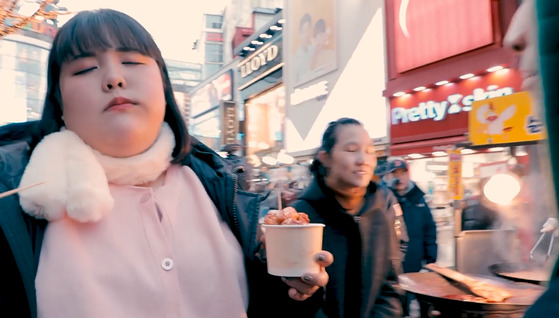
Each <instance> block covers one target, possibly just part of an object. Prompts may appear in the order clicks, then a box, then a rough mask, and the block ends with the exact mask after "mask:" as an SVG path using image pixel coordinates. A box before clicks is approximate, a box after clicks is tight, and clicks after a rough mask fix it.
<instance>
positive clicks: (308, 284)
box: [282, 251, 334, 301]
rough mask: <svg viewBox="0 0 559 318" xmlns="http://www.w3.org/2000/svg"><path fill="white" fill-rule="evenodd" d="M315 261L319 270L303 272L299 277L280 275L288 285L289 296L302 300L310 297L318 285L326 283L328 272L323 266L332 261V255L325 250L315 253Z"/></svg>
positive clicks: (321, 285)
mask: <svg viewBox="0 0 559 318" xmlns="http://www.w3.org/2000/svg"><path fill="white" fill-rule="evenodd" d="M315 259H316V262H317V263H318V264H319V265H320V272H319V273H314V274H305V275H303V276H301V277H282V280H283V281H284V282H285V283H286V284H287V285H289V286H290V287H291V288H290V289H289V297H291V298H293V299H295V300H299V301H303V300H305V299H307V298H309V297H311V296H312V295H313V294H314V293H315V292H316V291H317V290H318V289H319V288H320V287H323V286H326V284H327V283H328V273H326V269H325V267H328V266H330V265H331V264H332V263H333V262H334V256H333V255H332V254H331V253H330V252H327V251H321V252H319V253H318V254H316V258H315Z"/></svg>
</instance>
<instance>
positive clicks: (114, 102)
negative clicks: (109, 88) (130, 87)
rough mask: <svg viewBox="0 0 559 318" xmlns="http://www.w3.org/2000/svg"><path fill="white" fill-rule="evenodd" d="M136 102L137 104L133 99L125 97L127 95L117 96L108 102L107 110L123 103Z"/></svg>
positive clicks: (130, 103)
mask: <svg viewBox="0 0 559 318" xmlns="http://www.w3.org/2000/svg"><path fill="white" fill-rule="evenodd" d="M134 104H135V103H134V102H133V101H132V100H130V99H128V98H125V97H115V98H113V99H111V101H110V102H109V103H108V104H107V106H106V107H105V110H109V109H111V108H113V107H116V106H121V105H122V106H123V105H134Z"/></svg>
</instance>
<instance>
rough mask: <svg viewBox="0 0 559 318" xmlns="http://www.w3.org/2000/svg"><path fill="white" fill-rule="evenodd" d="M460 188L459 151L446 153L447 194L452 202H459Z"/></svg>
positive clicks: (460, 168)
mask: <svg viewBox="0 0 559 318" xmlns="http://www.w3.org/2000/svg"><path fill="white" fill-rule="evenodd" d="M463 191H464V189H463V186H462V153H461V152H460V150H459V149H453V150H449V151H448V193H449V194H450V197H451V198H452V199H453V200H461V199H462V194H463Z"/></svg>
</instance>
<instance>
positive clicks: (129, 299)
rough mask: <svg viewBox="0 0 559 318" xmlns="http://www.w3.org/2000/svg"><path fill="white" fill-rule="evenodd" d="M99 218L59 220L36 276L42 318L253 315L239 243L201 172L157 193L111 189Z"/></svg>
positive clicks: (173, 173)
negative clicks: (108, 207)
mask: <svg viewBox="0 0 559 318" xmlns="http://www.w3.org/2000/svg"><path fill="white" fill-rule="evenodd" d="M110 191H111V194H112V196H113V198H114V201H115V205H114V209H113V211H112V212H111V213H110V214H109V215H106V216H105V217H104V218H103V219H102V220H101V221H99V222H96V223H79V222H76V221H73V220H71V219H68V218H64V219H62V220H59V221H55V222H51V223H49V225H48V227H47V230H46V233H45V238H44V242H43V246H42V250H41V257H40V262H39V269H38V273H37V278H36V280H35V282H36V287H37V303H38V311H39V317H40V318H45V317H46V318H51V317H52V318H55V317H56V318H64V317H72V318H74V317H80V318H88V317H91V318H102V317H103V318H104V317H111V318H119V317H123V318H124V317H126V318H129V317H134V318H141V317H146V318H163V317H168V318H171V317H177V318H178V317H204V318H212V317H215V318H223V317H246V308H247V304H248V289H247V281H246V275H245V270H244V265H243V255H242V251H241V248H240V245H239V244H238V242H237V240H236V239H235V237H234V236H233V234H232V233H231V231H230V230H229V228H228V227H227V226H226V225H225V223H224V222H223V221H222V220H221V219H220V217H219V216H218V214H217V211H216V208H215V206H214V205H213V203H212V201H211V200H210V198H209V196H208V195H207V193H206V192H205V191H204V188H203V186H202V184H201V183H200V181H199V179H198V178H197V177H196V175H195V174H194V172H193V171H192V170H191V169H190V168H188V167H180V166H171V167H170V168H169V169H168V171H167V173H166V176H165V178H164V181H163V184H162V185H161V186H160V187H157V188H155V190H154V189H152V188H150V187H137V186H115V185H111V186H110Z"/></svg>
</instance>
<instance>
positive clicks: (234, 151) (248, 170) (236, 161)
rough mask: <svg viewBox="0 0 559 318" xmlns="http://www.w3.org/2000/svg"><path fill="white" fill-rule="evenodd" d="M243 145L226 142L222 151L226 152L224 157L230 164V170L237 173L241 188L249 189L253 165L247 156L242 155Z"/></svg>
mask: <svg viewBox="0 0 559 318" xmlns="http://www.w3.org/2000/svg"><path fill="white" fill-rule="evenodd" d="M242 150H243V146H241V145H239V144H227V145H225V146H224V147H223V149H222V151H225V152H226V153H227V156H226V157H225V159H226V160H227V162H228V163H229V164H230V167H231V171H232V172H233V173H234V174H236V175H237V181H238V182H239V185H240V186H241V189H242V190H245V191H249V190H250V189H251V185H252V177H253V176H252V171H253V167H252V164H250V162H248V160H247V158H245V157H243V156H242V152H243V151H242Z"/></svg>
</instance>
